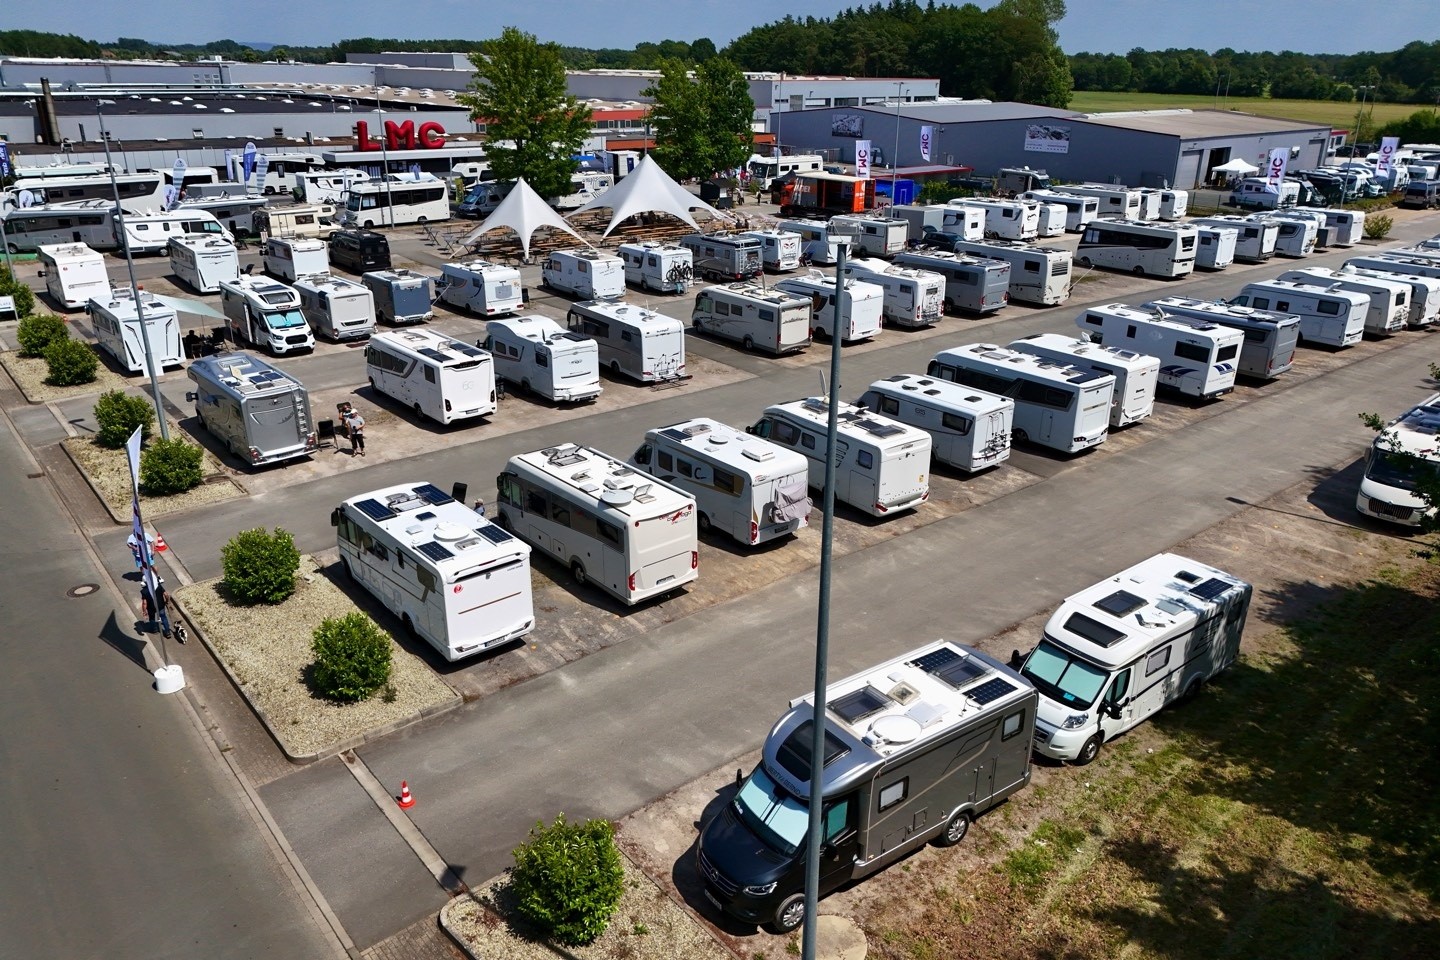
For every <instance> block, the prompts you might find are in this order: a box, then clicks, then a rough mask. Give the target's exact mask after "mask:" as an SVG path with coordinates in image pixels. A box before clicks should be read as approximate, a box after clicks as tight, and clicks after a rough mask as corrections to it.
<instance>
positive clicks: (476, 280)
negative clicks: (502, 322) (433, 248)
mask: <svg viewBox="0 0 1440 960" xmlns="http://www.w3.org/2000/svg"><path fill="white" fill-rule="evenodd" d="M435 287H436V290H437V292H438V293H439V299H440V302H441V303H448V304H449V305H450V306H452V307H455V308H457V309H459V310H468V311H469V312H471V313H475V314H479V315H481V316H487V317H493V316H497V315H499V314H502V313H515V312H516V311H518V310H520V309H521V308H523V307H524V306H525V288H524V287H523V286H522V285H521V280H520V271H519V270H517V269H515V268H514V267H507V266H505V265H504V264H499V263H492V262H490V261H489V260H469V261H466V262H464V263H447V264H445V265H444V266H443V267H441V268H440V279H439V281H437V282H436V284H435Z"/></svg>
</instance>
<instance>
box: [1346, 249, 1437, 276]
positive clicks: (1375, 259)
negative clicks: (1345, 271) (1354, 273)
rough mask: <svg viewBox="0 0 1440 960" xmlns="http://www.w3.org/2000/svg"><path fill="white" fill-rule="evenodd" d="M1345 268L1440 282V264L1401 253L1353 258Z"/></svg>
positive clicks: (1385, 253)
mask: <svg viewBox="0 0 1440 960" xmlns="http://www.w3.org/2000/svg"><path fill="white" fill-rule="evenodd" d="M1344 266H1347V267H1359V268H1361V269H1364V270H1383V271H1384V272H1386V273H1403V274H1407V275H1409V276H1412V277H1429V278H1431V279H1434V280H1440V262H1437V261H1435V260H1428V259H1426V258H1425V257H1409V256H1405V255H1404V254H1400V253H1393V252H1382V253H1373V254H1367V255H1366V256H1363V257H1351V258H1350V259H1349V260H1346V261H1345V263H1344Z"/></svg>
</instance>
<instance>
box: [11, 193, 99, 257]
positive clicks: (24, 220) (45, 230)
mask: <svg viewBox="0 0 1440 960" xmlns="http://www.w3.org/2000/svg"><path fill="white" fill-rule="evenodd" d="M0 218H3V219H4V221H5V249H6V251H7V252H9V253H11V254H17V253H34V252H37V251H38V250H39V249H40V248H41V247H43V246H50V245H52V244H67V243H69V244H74V243H83V244H85V245H86V246H87V247H89V248H90V249H91V250H116V249H119V247H120V239H119V235H118V234H117V232H116V228H115V204H114V202H113V201H112V202H110V203H106V202H105V201H104V200H89V201H86V202H85V203H77V204H73V205H71V204H65V203H62V204H58V205H56V206H50V207H27V208H25V209H23V210H20V209H17V210H7V211H5V212H4V213H3V214H0Z"/></svg>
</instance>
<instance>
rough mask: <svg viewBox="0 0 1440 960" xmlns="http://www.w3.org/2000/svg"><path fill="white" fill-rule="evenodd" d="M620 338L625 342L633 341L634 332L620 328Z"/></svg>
mask: <svg viewBox="0 0 1440 960" xmlns="http://www.w3.org/2000/svg"><path fill="white" fill-rule="evenodd" d="M620 339H621V340H622V341H623V342H625V343H634V342H635V334H633V333H631V332H630V331H629V330H621V331H620Z"/></svg>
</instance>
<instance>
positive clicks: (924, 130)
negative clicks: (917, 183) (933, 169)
mask: <svg viewBox="0 0 1440 960" xmlns="http://www.w3.org/2000/svg"><path fill="white" fill-rule="evenodd" d="M934 139H935V128H934V127H931V126H925V127H921V128H920V159H921V160H924V161H925V162H926V163H929V162H930V144H931V142H932V141H933V140H934Z"/></svg>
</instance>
